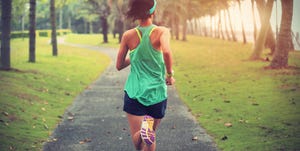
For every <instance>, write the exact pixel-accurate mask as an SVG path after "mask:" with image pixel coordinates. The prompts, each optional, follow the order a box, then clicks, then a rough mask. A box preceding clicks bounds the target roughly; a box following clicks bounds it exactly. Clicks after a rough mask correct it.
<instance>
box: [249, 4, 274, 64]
mask: <svg viewBox="0 0 300 151" xmlns="http://www.w3.org/2000/svg"><path fill="white" fill-rule="evenodd" d="M257 1H258V0H257ZM273 3H274V0H268V1H267V4H266V9H265V11H264V19H263V22H261V29H260V31H259V33H258V37H257V39H256V41H255V43H254V50H253V53H252V54H251V56H250V58H249V59H250V60H259V59H261V58H260V56H261V54H262V52H263V49H264V44H265V41H266V36H267V32H268V30H269V24H268V22H269V20H270V17H271V13H272V7H273Z"/></svg>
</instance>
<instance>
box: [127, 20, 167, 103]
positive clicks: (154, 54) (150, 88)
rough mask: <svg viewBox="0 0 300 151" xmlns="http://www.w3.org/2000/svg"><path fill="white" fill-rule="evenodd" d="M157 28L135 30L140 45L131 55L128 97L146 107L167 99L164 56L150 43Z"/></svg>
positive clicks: (152, 26) (153, 26)
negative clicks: (151, 36)
mask: <svg viewBox="0 0 300 151" xmlns="http://www.w3.org/2000/svg"><path fill="white" fill-rule="evenodd" d="M155 27H156V26H155V25H150V26H147V27H140V26H139V27H137V28H135V29H136V31H137V34H138V36H139V39H140V43H139V45H138V46H137V47H136V48H135V49H134V50H131V51H130V53H129V56H130V64H131V67H130V73H129V75H128V78H127V81H126V84H125V91H126V92H127V94H128V96H129V97H130V98H132V99H137V100H138V101H139V102H140V103H141V104H143V105H145V106H149V105H153V104H156V103H160V102H162V101H164V100H166V99H167V85H166V83H165V63H164V59H163V54H162V52H161V51H157V50H155V49H154V48H153V46H152V44H151V41H150V35H151V33H152V31H153V29H154V28H155ZM139 31H140V32H141V34H140V32H139Z"/></svg>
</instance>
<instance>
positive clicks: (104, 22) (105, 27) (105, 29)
mask: <svg viewBox="0 0 300 151" xmlns="http://www.w3.org/2000/svg"><path fill="white" fill-rule="evenodd" d="M101 27H102V34H103V43H108V37H107V34H108V23H107V18H106V17H103V16H102V17H101Z"/></svg>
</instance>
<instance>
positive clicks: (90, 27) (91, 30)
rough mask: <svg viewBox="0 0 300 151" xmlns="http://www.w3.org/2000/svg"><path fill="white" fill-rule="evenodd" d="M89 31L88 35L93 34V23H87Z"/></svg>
mask: <svg viewBox="0 0 300 151" xmlns="http://www.w3.org/2000/svg"><path fill="white" fill-rule="evenodd" d="M89 30H90V31H89V33H90V34H93V31H94V30H93V22H89Z"/></svg>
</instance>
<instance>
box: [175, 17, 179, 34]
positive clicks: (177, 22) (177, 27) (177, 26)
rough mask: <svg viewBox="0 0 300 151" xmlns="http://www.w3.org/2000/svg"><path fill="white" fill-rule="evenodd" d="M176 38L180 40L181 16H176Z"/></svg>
mask: <svg viewBox="0 0 300 151" xmlns="http://www.w3.org/2000/svg"><path fill="white" fill-rule="evenodd" d="M175 39H176V40H179V17H178V16H175Z"/></svg>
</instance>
